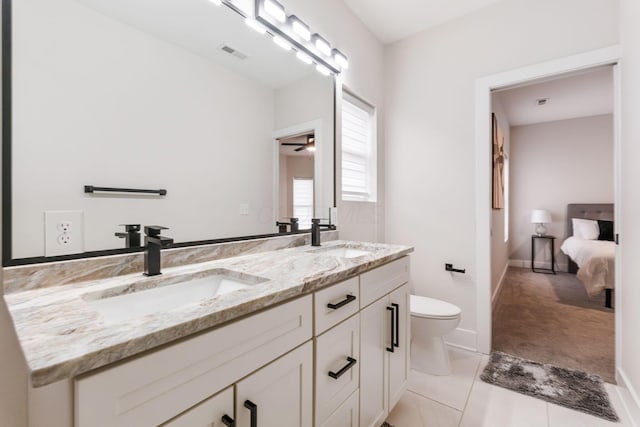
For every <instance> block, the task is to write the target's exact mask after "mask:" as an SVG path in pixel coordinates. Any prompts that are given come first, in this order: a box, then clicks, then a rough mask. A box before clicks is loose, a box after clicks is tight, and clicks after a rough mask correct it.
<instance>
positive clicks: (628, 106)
mask: <svg viewBox="0 0 640 427" xmlns="http://www.w3.org/2000/svg"><path fill="white" fill-rule="evenodd" d="M620 5H621V8H620V24H621V25H620V27H621V35H620V36H621V41H622V44H623V49H624V53H623V61H622V64H621V73H622V152H621V158H622V167H621V169H622V176H621V178H622V184H621V196H622V206H621V210H620V213H621V218H620V222H621V223H620V224H619V230H618V231H619V232H621V245H620V248H621V250H622V260H621V264H622V273H621V275H622V281H623V283H624V288H623V293H622V294H621V295H616V301H617V302H618V301H619V302H620V303H621V309H622V319H621V320H622V322H621V324H619V325H616V326H618V330H617V333H618V334H620V335H621V341H622V351H621V352H620V354H619V355H618V356H619V358H620V359H619V360H620V369H619V374H621V376H622V377H624V383H625V384H626V386H627V387H629V389H630V390H631V391H632V393H631V394H632V396H633V398H634V400H635V405H634V406H635V407H634V409H635V411H636V414H637V415H638V418H637V423H638V424H637V425H640V408H639V407H640V363H638V360H640V328H638V325H640V310H638V302H639V301H640V286H638V283H640V270H639V269H638V260H639V259H640V221H638V218H640V192H638V189H637V183H638V182H640V168H639V167H638V159H640V144H639V143H638V142H639V141H640V121H638V115H639V114H640V26H638V19H637V18H638V16H640V2H638V1H637V0H621V2H620Z"/></svg>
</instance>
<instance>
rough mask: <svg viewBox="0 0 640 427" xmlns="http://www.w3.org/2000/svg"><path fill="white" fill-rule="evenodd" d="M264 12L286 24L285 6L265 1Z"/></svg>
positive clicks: (273, 0)
mask: <svg viewBox="0 0 640 427" xmlns="http://www.w3.org/2000/svg"><path fill="white" fill-rule="evenodd" d="M264 10H265V12H267V13H268V14H269V15H271V16H273V17H274V18H275V19H276V20H277V21H278V22H285V21H286V20H287V14H286V13H285V11H284V6H283V5H282V4H280V3H279V2H278V1H276V0H264Z"/></svg>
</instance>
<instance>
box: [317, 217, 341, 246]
mask: <svg viewBox="0 0 640 427" xmlns="http://www.w3.org/2000/svg"><path fill="white" fill-rule="evenodd" d="M323 227H326V228H328V229H330V230H335V226H334V225H333V224H320V218H312V219H311V246H320V229H321V228H323Z"/></svg>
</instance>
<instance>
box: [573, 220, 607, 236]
mask: <svg viewBox="0 0 640 427" xmlns="http://www.w3.org/2000/svg"><path fill="white" fill-rule="evenodd" d="M571 222H572V223H573V235H574V236H575V237H578V238H580V239H586V240H598V236H599V235H600V226H599V225H598V221H594V220H592V219H581V218H571Z"/></svg>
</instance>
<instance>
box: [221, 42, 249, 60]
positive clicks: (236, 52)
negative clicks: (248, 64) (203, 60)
mask: <svg viewBox="0 0 640 427" xmlns="http://www.w3.org/2000/svg"><path fill="white" fill-rule="evenodd" d="M220 50H221V51H223V52H226V53H228V54H229V55H233V56H235V57H236V58H238V59H247V55H245V54H244V53H242V52H240V51H239V50H236V49H234V48H232V47H231V46H228V45H226V44H223V45H221V46H220Z"/></svg>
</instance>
